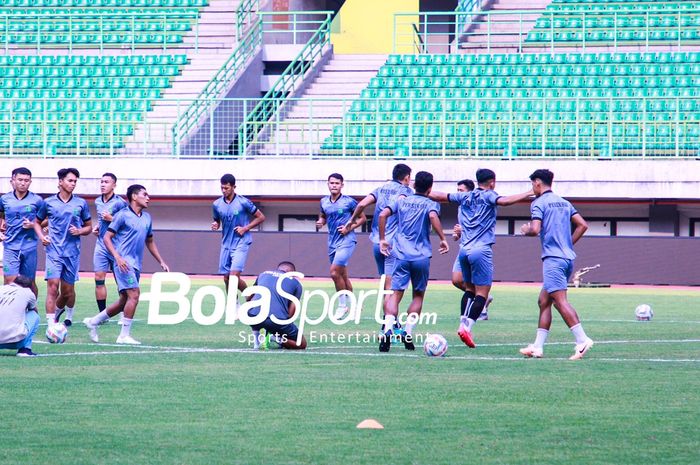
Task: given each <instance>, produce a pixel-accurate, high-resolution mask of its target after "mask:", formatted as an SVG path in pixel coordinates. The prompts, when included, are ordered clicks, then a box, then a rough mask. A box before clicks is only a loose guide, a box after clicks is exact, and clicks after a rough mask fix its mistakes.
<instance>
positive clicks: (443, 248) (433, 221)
mask: <svg viewBox="0 0 700 465" xmlns="http://www.w3.org/2000/svg"><path fill="white" fill-rule="evenodd" d="M429 217H430V225H431V226H432V227H433V229H434V230H435V233H436V234H437V235H438V237H439V238H440V247H439V248H438V252H440V254H441V255H442V254H446V253H447V252H448V251H449V250H450V245H449V244H448V243H447V239H446V238H445V233H444V232H443V230H442V222H441V221H440V217H439V216H438V214H437V213H436V212H434V211H431V212H430V216H429Z"/></svg>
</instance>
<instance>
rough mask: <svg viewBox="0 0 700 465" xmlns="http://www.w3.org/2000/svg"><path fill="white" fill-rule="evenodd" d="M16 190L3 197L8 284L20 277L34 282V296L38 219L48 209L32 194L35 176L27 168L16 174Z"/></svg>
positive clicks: (1, 236) (0, 233)
mask: <svg viewBox="0 0 700 465" xmlns="http://www.w3.org/2000/svg"><path fill="white" fill-rule="evenodd" d="M11 183H12V187H13V190H12V191H11V192H8V193H6V194H4V195H3V196H2V197H0V224H1V225H2V227H0V241H3V242H4V248H3V259H2V263H3V274H4V276H5V284H12V283H13V282H14V280H15V278H16V277H17V276H19V275H22V276H26V277H27V278H29V279H30V280H31V285H30V288H31V290H32V292H33V293H34V295H35V296H36V295H37V294H38V290H37V287H36V253H37V245H38V242H37V238H36V233H35V232H34V219H35V218H36V214H37V212H38V211H39V210H40V209H41V207H42V206H43V205H44V200H43V199H42V198H41V197H39V196H38V195H36V194H34V193H33V192H29V186H30V185H31V184H32V172H31V171H29V170H28V169H27V168H24V167H21V168H15V169H14V170H12V178H11Z"/></svg>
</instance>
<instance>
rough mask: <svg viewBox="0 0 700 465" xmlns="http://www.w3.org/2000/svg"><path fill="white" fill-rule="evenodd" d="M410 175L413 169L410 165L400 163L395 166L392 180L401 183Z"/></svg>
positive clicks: (392, 171)
mask: <svg viewBox="0 0 700 465" xmlns="http://www.w3.org/2000/svg"><path fill="white" fill-rule="evenodd" d="M410 174H411V168H409V166H408V165H405V164H403V163H399V164H398V165H396V166H394V169H393V170H391V179H393V180H394V181H401V180H402V179H403V178H405V177H406V176H409V175H410Z"/></svg>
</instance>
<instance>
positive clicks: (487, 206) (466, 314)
mask: <svg viewBox="0 0 700 465" xmlns="http://www.w3.org/2000/svg"><path fill="white" fill-rule="evenodd" d="M476 181H477V183H478V188H477V189H475V190H473V191H471V192H457V193H452V194H446V193H444V192H435V191H433V192H431V193H430V198H431V199H433V200H435V201H437V202H454V203H458V204H459V209H460V210H461V211H460V212H459V215H460V218H461V221H462V224H461V226H462V244H461V246H460V249H459V263H460V266H461V268H462V276H463V278H464V281H465V283H467V284H471V285H473V287H474V291H471V290H466V291H465V292H464V294H463V296H462V308H463V313H462V316H461V318H460V325H459V330H458V331H457V334H458V335H459V338H460V339H461V340H462V342H464V343H465V344H466V345H467V346H469V347H472V348H474V347H476V344H475V343H474V339H473V338H472V334H471V331H472V327H473V326H474V323H475V322H476V320H477V319H478V318H479V315H481V312H482V311H483V310H484V307H485V306H486V300H487V299H488V295H489V292H490V291H491V284H492V282H493V252H492V250H491V248H492V246H493V244H494V243H495V242H496V214H497V210H498V206H499V205H500V206H507V205H513V204H515V203H517V202H520V201H521V200H525V199H526V198H528V197H529V196H531V195H532V191H531V190H529V191H527V192H523V193H522V194H515V195H510V196H508V197H501V196H499V195H498V194H497V193H496V192H495V191H494V188H495V187H496V173H494V172H493V171H491V170H489V169H479V170H477V171H476ZM467 289H471V287H470V286H468V287H467Z"/></svg>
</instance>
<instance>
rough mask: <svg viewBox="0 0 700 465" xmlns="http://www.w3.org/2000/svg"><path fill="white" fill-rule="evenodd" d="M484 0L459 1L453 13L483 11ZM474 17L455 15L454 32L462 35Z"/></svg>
mask: <svg viewBox="0 0 700 465" xmlns="http://www.w3.org/2000/svg"><path fill="white" fill-rule="evenodd" d="M485 3H486V0H459V3H458V4H457V8H455V12H457V13H474V12H477V11H482V10H483V9H484V4H485ZM472 18H474V16H472V15H469V16H465V15H457V16H456V17H455V19H456V29H455V30H456V31H457V32H458V33H459V34H461V33H463V32H464V31H465V30H466V29H467V28H468V27H469V25H470V24H471V20H472Z"/></svg>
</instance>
